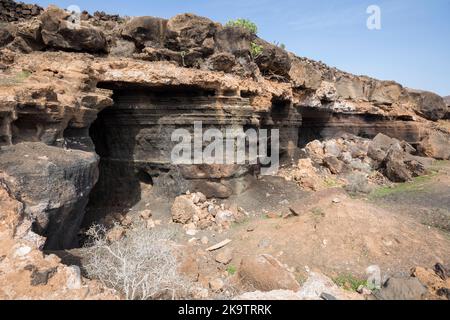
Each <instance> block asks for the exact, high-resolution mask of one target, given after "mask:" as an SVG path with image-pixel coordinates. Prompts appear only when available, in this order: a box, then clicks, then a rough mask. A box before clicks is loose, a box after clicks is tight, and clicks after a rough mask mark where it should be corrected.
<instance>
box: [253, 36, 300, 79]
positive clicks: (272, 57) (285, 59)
mask: <svg viewBox="0 0 450 320" xmlns="http://www.w3.org/2000/svg"><path fill="white" fill-rule="evenodd" d="M255 43H256V44H257V45H259V46H261V47H262V52H261V54H260V55H259V56H258V57H256V64H257V65H258V67H259V69H260V70H261V72H262V73H263V74H267V75H271V74H275V75H280V76H283V77H288V76H289V71H290V69H291V59H290V58H289V55H288V53H287V52H286V51H285V50H283V49H281V48H280V47H278V46H275V45H273V44H271V43H268V42H267V41H264V40H261V39H257V40H256V41H255Z"/></svg>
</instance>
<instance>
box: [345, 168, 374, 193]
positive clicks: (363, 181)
mask: <svg viewBox="0 0 450 320" xmlns="http://www.w3.org/2000/svg"><path fill="white" fill-rule="evenodd" d="M345 178H346V180H347V185H346V186H345V190H347V191H348V192H350V193H355V194H356V193H366V194H368V193H370V192H371V191H372V187H371V186H370V184H369V181H368V178H367V175H365V174H363V173H359V172H355V173H351V174H349V175H348V176H346V177H345Z"/></svg>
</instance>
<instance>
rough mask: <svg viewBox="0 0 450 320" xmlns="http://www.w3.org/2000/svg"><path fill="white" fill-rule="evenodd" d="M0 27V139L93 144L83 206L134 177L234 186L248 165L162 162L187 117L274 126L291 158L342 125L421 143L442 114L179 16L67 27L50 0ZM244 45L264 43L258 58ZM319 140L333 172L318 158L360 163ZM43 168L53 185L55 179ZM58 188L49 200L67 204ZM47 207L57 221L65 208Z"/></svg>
mask: <svg viewBox="0 0 450 320" xmlns="http://www.w3.org/2000/svg"><path fill="white" fill-rule="evenodd" d="M1 3H4V1H3V2H1ZM2 27H3V26H2ZM1 30H2V31H1V33H0V47H1V49H0V73H1V76H2V77H1V78H0V145H2V146H6V147H7V148H14V147H12V146H15V145H18V144H20V143H22V142H26V143H44V144H46V145H48V146H51V147H54V148H59V149H58V150H59V151H60V152H65V151H64V148H67V149H72V150H82V151H84V152H87V154H88V155H89V157H90V159H91V160H93V159H94V158H95V153H97V154H98V155H99V156H100V157H101V160H100V165H99V171H100V180H99V182H98V184H97V185H96V188H95V191H94V192H93V193H91V195H92V197H91V200H92V199H94V201H93V202H92V205H93V206H94V207H95V206H101V205H102V201H103V203H107V202H113V201H111V199H115V200H114V201H116V202H120V203H128V204H133V203H135V202H136V201H138V200H139V199H140V197H141V187H142V186H143V185H147V186H149V185H153V187H154V188H153V189H154V191H155V192H157V193H160V194H171V195H179V194H182V193H184V192H186V191H187V190H190V191H192V192H195V191H200V192H202V193H203V194H205V195H206V196H207V197H218V198H227V197H229V196H231V195H233V194H235V193H239V191H240V190H241V191H242V190H244V189H245V188H247V187H248V185H249V184H250V182H251V179H250V178H251V176H252V175H253V173H254V172H257V169H258V168H255V166H249V165H231V166H224V165H217V166H216V165H193V166H181V165H174V164H173V163H171V159H170V151H171V150H172V148H173V146H174V143H173V142H172V141H171V139H170V137H171V133H172V131H173V130H175V129H187V130H188V131H189V132H190V134H192V129H193V126H192V125H193V122H194V121H202V122H203V126H204V129H208V128H217V129H219V130H220V131H222V132H223V131H224V130H225V129H226V128H227V127H229V126H233V127H235V128H238V129H248V128H254V129H256V130H260V129H279V130H280V143H281V153H282V154H283V155H289V156H290V155H292V154H294V153H295V151H296V148H297V146H299V145H300V146H304V145H306V144H307V143H308V142H310V141H312V140H314V139H317V138H320V139H324V138H329V137H332V136H334V135H335V134H336V133H339V132H341V131H345V132H350V133H353V134H355V135H360V136H364V137H369V138H373V137H375V136H376V135H377V134H378V133H379V132H383V133H384V134H386V135H388V136H390V137H394V138H398V139H399V140H405V141H407V142H408V143H410V144H412V145H413V146H416V145H417V144H419V143H420V142H423V145H424V146H425V145H427V143H426V142H427V140H425V136H424V133H426V132H428V130H431V132H433V130H434V127H433V125H434V124H432V123H431V122H429V121H428V120H433V121H434V120H439V119H441V118H443V117H444V115H443V112H442V110H443V109H442V103H443V102H442V100H441V99H440V97H437V96H435V95H433V94H431V93H423V92H413V91H411V90H409V89H406V88H403V87H402V86H401V85H400V84H397V83H395V82H391V81H379V80H376V79H372V78H368V77H362V76H354V75H351V74H348V73H345V72H343V71H340V70H337V69H334V68H330V67H328V66H326V65H324V64H322V63H319V62H315V61H312V60H309V59H306V58H300V57H296V56H295V55H293V54H292V53H288V52H286V51H285V50H283V49H282V48H279V47H276V46H273V45H271V44H269V43H267V42H264V41H263V40H261V39H259V38H258V37H257V36H256V35H254V34H251V33H250V32H249V31H247V30H245V29H243V28H234V27H224V26H221V25H220V24H217V23H214V22H213V21H211V20H209V19H207V18H203V17H198V16H195V15H191V14H182V15H178V16H176V17H173V18H171V19H169V20H165V19H160V18H154V17H149V16H144V17H137V18H134V19H128V18H123V19H121V18H120V17H116V16H108V15H106V14H103V13H98V14H94V16H91V15H89V14H86V13H83V15H82V17H81V21H80V23H75V24H74V23H73V22H72V21H71V18H70V15H69V13H67V12H65V11H63V10H60V9H57V8H55V7H50V8H49V9H47V10H46V11H45V12H44V13H43V14H41V15H40V16H37V17H34V18H30V19H28V20H26V21H20V22H13V23H9V24H7V26H6V27H5V28H1ZM252 42H254V43H257V44H259V45H261V46H262V47H263V50H262V53H261V54H260V55H259V56H258V57H252V55H251V46H252ZM59 50H60V51H59ZM311 110H313V111H311ZM302 117H303V120H302ZM96 119H97V120H96ZM302 122H303V127H302V128H301V129H300V130H299V128H300V126H301V125H302ZM442 134H443V135H444V137H446V136H447V133H445V132H442ZM299 140H300V143H299ZM440 144H441V145H443V144H442V143H440ZM326 149H327V150H326V151H324V153H327V154H326V157H335V158H336V159H338V160H339V161H342V162H344V163H345V165H344V166H343V167H342V168H340V164H341V163H340V162H336V161H334V160H335V159H334V158H329V159H328V160H331V161H328V160H327V163H328V164H329V165H330V164H333V163H332V161H334V164H335V165H336V164H337V166H336V167H335V166H333V167H335V169H336V170H337V171H340V170H341V169H342V170H343V171H345V170H347V169H348V167H349V166H350V167H351V168H352V167H358V168H362V169H364V170H366V169H365V168H366V167H367V166H368V164H367V163H362V159H357V157H358V155H357V153H358V150H350V151H346V152H350V153H351V154H350V156H349V154H345V155H342V152H341V154H339V155H338V154H337V153H339V152H337V153H336V152H335V151H336V150H333V148H332V147H331V146H329V147H327V148H326ZM425 149H426V148H424V149H423V150H425ZM428 149H430V148H428ZM435 149H436V148H435ZM8 150H13V149H8ZM52 150H53V149H52ZM94 151H95V152H94ZM11 152H12V151H11ZM353 153H355V155H354V154H353ZM366 153H367V152H366ZM423 153H424V154H427V155H428V154H429V155H433V156H436V157H440V156H439V155H437V154H436V153H435V152H429V151H427V152H425V151H423ZM80 154H81V153H80ZM353 156H355V157H356V158H355V157H353ZM77 157H78V155H77ZM82 158H83V157H82ZM355 159H357V160H361V161H359V162H358V161H356V160H355ZM363 159H364V157H363ZM384 159H386V157H385V158H384ZM384 159H383V160H384ZM85 160H86V159H85ZM91 160H89V161H88V160H86V163H85V164H86V166H85V167H84V168H85V169H86V170H88V171H89V170H91V169H92V168H91V165H92V166H93V165H94V164H93V163H94V162H95V161H91ZM347 160H348V161H347ZM49 161H50V160H49ZM74 161H75V160H74ZM90 161H91V162H92V164H90V163H91V162H90ZM321 161H322V164H323V157H322V158H321ZM408 161H410V160H408ZM360 162H361V163H360ZM404 163H405V162H403V164H404ZM61 166H62V167H64V166H65V164H61ZM411 166H412V167H415V164H414V163H411ZM89 172H91V171H89ZM46 174H47V176H51V177H55V179H57V180H58V179H59V180H58V182H56V184H63V182H62V181H64V179H63V178H62V177H61V176H54V175H53V174H55V173H54V172H50V171H48V172H47V173H46ZM88 175H89V176H92V174H91V173H89V174H88ZM83 179H84V178H83ZM83 179H81V180H83ZM87 180H89V181H91V180H92V179H87ZM87 180H86V181H87ZM94 180H95V179H94ZM83 181H84V180H83ZM93 183H94V182H93V181H91V184H93ZM81 184H82V185H86V186H88V185H90V186H91V184H88V183H87V182H86V183H85V182H83V183H81ZM91 187H92V186H91ZM62 190H64V188H63V189H62ZM115 190H122V191H120V192H115ZM124 190H126V191H124ZM57 196H58V197H60V200H61V201H60V202H61V206H60V207H59V208H63V207H64V203H63V202H65V201H66V200H67V201H69V202H70V201H72V202H73V203H72V204H74V203H75V202H76V201H77V200H76V198H77V197H76V196H74V197H75V198H70V199H69V200H68V199H67V198H64V197H65V195H64V192H63V194H60V195H58V194H55V197H57ZM38 200H39V199H38ZM74 201H75V202H74ZM83 201H84V200H83ZM83 201H81V202H80V203H82V202H83ZM38 202H39V201H38ZM54 202H56V198H55V201H54ZM128 204H127V205H128ZM80 206H82V205H80ZM55 208H56V207H55ZM55 210H56V209H55ZM58 210H59V211H58V212H59V213H61V217H65V215H66V214H68V211H70V210H72V209H70V210H69V209H68V208H65V209H58ZM67 210H68V211H67ZM80 210H81V209H80ZM43 212H44V213H43ZM43 212H41V213H40V214H41V215H43V216H46V213H45V212H46V211H45V210H44V211H43ZM62 219H63V220H64V221H65V219H66V218H62ZM64 228H66V227H64ZM44 229H45V228H44Z"/></svg>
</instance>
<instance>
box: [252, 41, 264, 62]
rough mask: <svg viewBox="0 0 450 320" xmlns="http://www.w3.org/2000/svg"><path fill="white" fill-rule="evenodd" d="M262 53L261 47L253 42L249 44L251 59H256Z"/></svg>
mask: <svg viewBox="0 0 450 320" xmlns="http://www.w3.org/2000/svg"><path fill="white" fill-rule="evenodd" d="M262 52H263V47H262V46H260V45H258V44H256V43H254V42H252V43H251V49H250V53H251V55H252V58H253V59H256V58H258V57H259V56H260V55H261V54H262Z"/></svg>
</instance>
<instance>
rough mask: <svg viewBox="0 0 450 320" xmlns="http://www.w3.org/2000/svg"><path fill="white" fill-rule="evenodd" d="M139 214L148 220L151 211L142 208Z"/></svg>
mask: <svg viewBox="0 0 450 320" xmlns="http://www.w3.org/2000/svg"><path fill="white" fill-rule="evenodd" d="M139 215H140V217H141V218H142V219H143V220H148V219H150V218H151V217H152V211H151V210H144V211H141V213H140V214H139Z"/></svg>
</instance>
